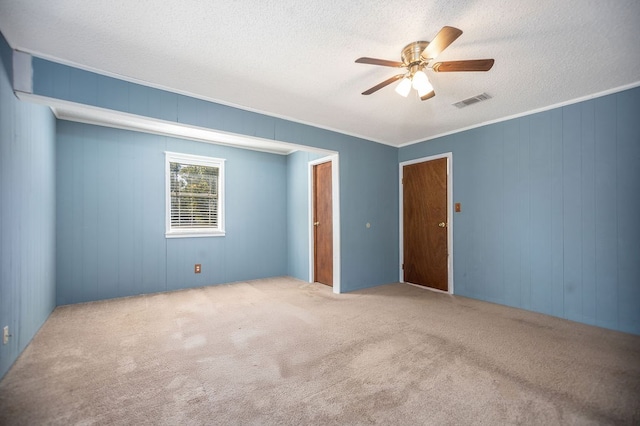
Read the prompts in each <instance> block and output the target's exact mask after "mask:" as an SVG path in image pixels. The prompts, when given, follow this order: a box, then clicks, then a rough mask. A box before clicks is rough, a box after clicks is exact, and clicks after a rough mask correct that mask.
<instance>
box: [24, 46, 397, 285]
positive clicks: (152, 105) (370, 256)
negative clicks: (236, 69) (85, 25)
mask: <svg viewBox="0 0 640 426" xmlns="http://www.w3.org/2000/svg"><path fill="white" fill-rule="evenodd" d="M33 72H34V76H33V84H34V89H33V91H34V93H35V94H37V95H40V96H44V97H50V98H55V99H63V100H67V101H71V102H75V103H79V104H85V105H91V106H97V107H101V108H108V109H113V110H116V111H123V112H128V113H132V114H137V115H141V116H146V117H152V118H157V119H162V120H168V121H173V122H179V123H185V124H189V125H195V126H200V127H206V128H211V129H216V130H222V131H226V132H232V133H237V134H241V135H248V136H258V137H262V138H265V139H271V140H278V141H283V142H290V143H296V144H301V145H306V146H309V147H311V148H321V149H327V150H332V151H336V152H338V153H339V156H340V182H339V184H340V201H341V204H340V220H341V240H340V242H341V253H342V257H341V265H342V268H341V289H342V290H343V291H351V290H355V289H358V288H363V287H371V286H375V285H379V284H385V283H389V282H395V281H397V265H398V226H397V223H398V211H397V209H390V208H386V207H388V205H389V202H390V201H389V200H392V201H391V202H393V200H397V198H398V187H397V167H398V166H397V152H398V150H397V148H394V147H390V146H385V145H381V144H378V143H374V142H370V141H366V140H363V139H359V138H355V137H351V136H347V135H344V134H340V133H336V132H331V131H328V130H323V129H319V128H316V127H312V126H307V125H304V124H299V123H294V122H291V121H287V120H283V119H279V118H274V117H268V116H265V115H261V114H257V113H253V112H248V111H243V110H240V109H236V108H232V107H228V106H224V105H218V104H215V103H212V102H207V101H203V100H199V99H195V98H191V97H188V96H183V95H178V94H175V93H170V92H167V91H163V90H158V89H153V88H150V87H146V86H142V85H139V84H134V83H129V82H125V81H122V80H118V79H115V78H111V77H106V76H103V75H99V74H96V73H93V72H88V71H83V70H79V69H76V68H72V67H69V66H65V65H61V64H57V63H54V62H51V61H47V60H44V59H40V58H33ZM132 149H133V150H135V149H136V148H135V147H132ZM283 188H285V189H286V186H284V187H283ZM367 222H370V223H371V225H372V226H371V228H369V229H367V228H366V227H365V224H366V223H367ZM284 253H285V256H287V254H286V250H285V252H284ZM288 259H289V260H291V261H293V262H294V264H289V267H288V269H289V270H292V271H294V273H295V274H298V273H300V271H304V268H306V269H308V265H306V266H304V265H302V264H301V263H300V262H299V261H298V260H296V259H292V257H291V256H288ZM234 261H235V260H234ZM243 261H244V260H241V261H238V262H243ZM305 262H307V263H308V258H307V259H306V260H305ZM203 267H204V265H203Z"/></svg>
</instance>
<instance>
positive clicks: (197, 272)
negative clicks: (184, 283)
mask: <svg viewBox="0 0 640 426" xmlns="http://www.w3.org/2000/svg"><path fill="white" fill-rule="evenodd" d="M193 272H195V273H196V274H199V273H200V272H202V265H200V264H199V263H196V266H195V267H194V268H193Z"/></svg>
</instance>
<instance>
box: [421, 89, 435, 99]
mask: <svg viewBox="0 0 640 426" xmlns="http://www.w3.org/2000/svg"><path fill="white" fill-rule="evenodd" d="M435 95H436V92H434V91H433V90H432V91H430V92H429V93H427V94H426V95H424V96H420V100H421V101H426V100H427V99H431V98H433V97H434V96H435Z"/></svg>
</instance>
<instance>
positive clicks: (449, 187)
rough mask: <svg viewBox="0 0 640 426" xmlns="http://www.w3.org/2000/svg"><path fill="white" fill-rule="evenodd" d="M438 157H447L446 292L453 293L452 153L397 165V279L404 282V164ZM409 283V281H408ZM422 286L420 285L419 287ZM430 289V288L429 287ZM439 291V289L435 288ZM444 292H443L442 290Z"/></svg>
mask: <svg viewBox="0 0 640 426" xmlns="http://www.w3.org/2000/svg"><path fill="white" fill-rule="evenodd" d="M440 158H446V159H447V252H448V255H449V256H448V259H447V269H448V271H447V276H448V286H449V291H448V292H446V293H449V294H454V287H453V283H454V280H453V153H452V152H445V153H442V154H436V155H430V156H428V157H421V158H416V159H414V160H407V161H403V162H401V163H400V165H399V167H398V173H399V175H398V187H399V191H398V201H399V202H398V209H399V210H398V211H399V215H398V223H399V228H398V229H399V232H398V240H399V243H400V247H399V251H398V252H399V253H400V258H399V263H398V280H399V281H400V282H401V283H404V274H403V272H402V264H403V263H404V230H403V227H404V223H403V211H404V209H403V196H404V193H403V190H402V176H403V171H404V166H408V165H410V164H416V163H423V162H425V161H431V160H438V159H440ZM409 284H410V283H409ZM421 288H422V287H421ZM430 290H431V289H430ZM436 291H439V290H436ZM442 293H445V292H442Z"/></svg>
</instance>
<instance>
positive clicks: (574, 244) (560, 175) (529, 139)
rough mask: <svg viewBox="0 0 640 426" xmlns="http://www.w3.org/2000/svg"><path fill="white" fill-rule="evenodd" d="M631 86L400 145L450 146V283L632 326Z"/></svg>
mask: <svg viewBox="0 0 640 426" xmlns="http://www.w3.org/2000/svg"><path fill="white" fill-rule="evenodd" d="M639 118H640V88H635V89H631V90H627V91H624V92H620V93H616V94H613V95H609V96H604V97H601V98H597V99H594V100H589V101H586V102H581V103H578V104H574V105H570V106H566V107H562V108H557V109H554V110H550V111H546V112H542V113H539V114H533V115H530V116H526V117H522V118H518V119H514V120H509V121H506V122H502V123H498V124H493V125H489V126H485V127H481V128H477V129H474V130H470V131H466V132H462V133H458V134H454V135H450V136H446V137H442V138H439V139H435V140H431V141H427V142H423V143H420V144H415V145H411V146H407V147H404V148H402V149H400V152H399V160H400V161H406V160H411V159H416V158H421V157H424V156H428V155H433V154H437V153H442V152H449V151H451V152H453V191H454V192H453V197H454V201H455V202H460V203H462V212H461V213H455V214H454V227H453V230H454V280H455V291H456V293H457V294H460V295H464V296H469V297H474V298H478V299H482V300H487V301H492V302H497V303H502V304H506V305H510V306H515V307H519V308H524V309H528V310H533V311H537V312H542V313H546V314H551V315H555V316H559V317H563V318H568V319H571V320H575V321H581V322H585V323H588V324H595V325H599V326H602V327H607V328H612V329H617V330H622V331H626V332H631V333H636V334H640V221H639V220H638V218H639V217H640V214H639V213H638V211H639V210H640V166H639V165H640V119H639Z"/></svg>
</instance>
